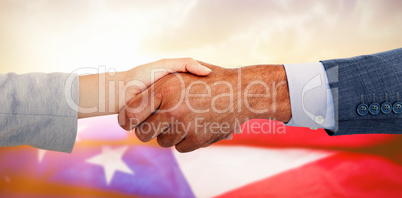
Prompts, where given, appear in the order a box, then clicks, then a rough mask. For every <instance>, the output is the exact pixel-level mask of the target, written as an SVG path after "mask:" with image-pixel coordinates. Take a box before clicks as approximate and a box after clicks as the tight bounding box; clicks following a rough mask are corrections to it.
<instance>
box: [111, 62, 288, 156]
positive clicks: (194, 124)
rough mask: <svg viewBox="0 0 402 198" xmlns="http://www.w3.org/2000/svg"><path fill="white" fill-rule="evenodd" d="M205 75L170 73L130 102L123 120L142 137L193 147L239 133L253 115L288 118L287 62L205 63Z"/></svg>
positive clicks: (180, 148)
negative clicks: (236, 65)
mask: <svg viewBox="0 0 402 198" xmlns="http://www.w3.org/2000/svg"><path fill="white" fill-rule="evenodd" d="M202 64H203V65H206V66H207V67H209V68H210V69H212V71H213V72H212V73H211V74H210V75H208V76H206V77H200V76H194V75H189V74H185V73H180V74H170V75H168V76H166V77H164V78H162V79H161V80H160V81H158V82H156V83H155V84H154V85H152V86H151V87H150V88H148V89H147V90H146V91H144V92H142V93H141V94H139V95H138V96H136V97H135V98H133V99H132V100H131V101H129V102H128V104H127V106H126V108H124V109H123V110H122V111H121V112H120V114H119V124H120V125H121V127H123V128H124V129H125V130H127V131H131V130H135V134H136V136H137V137H138V138H139V139H140V140H141V141H143V142H147V141H150V140H151V139H153V138H155V137H157V142H158V144H159V145H160V146H162V147H171V146H175V147H176V149H177V150H178V151H179V152H189V151H193V150H195V149H198V148H201V147H206V146H209V145H211V144H213V143H215V142H217V141H219V140H222V139H225V138H227V137H229V136H230V135H231V133H233V132H240V124H242V123H243V122H245V121H247V120H248V119H253V118H265V119H267V118H268V119H276V120H280V121H285V122H287V121H289V119H290V117H291V112H290V100H289V92H288V87H287V80H286V74H285V70H284V68H283V66H282V65H270V66H250V67H244V68H241V69H224V68H221V67H217V66H214V65H209V64H206V63H202Z"/></svg>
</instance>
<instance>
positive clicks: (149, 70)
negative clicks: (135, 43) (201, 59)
mask: <svg viewBox="0 0 402 198" xmlns="http://www.w3.org/2000/svg"><path fill="white" fill-rule="evenodd" d="M131 71H132V72H134V73H135V74H136V76H137V77H136V79H137V80H139V81H141V82H142V83H144V84H145V85H146V86H150V85H151V84H153V83H155V82H156V81H158V80H159V79H161V78H162V77H164V76H166V75H168V74H170V73H175V72H190V73H192V74H195V75H198V76H206V75H208V74H210V73H211V69H209V68H208V67H206V66H203V65H201V64H200V63H198V62H197V61H196V60H194V59H192V58H175V59H162V60H159V61H155V62H152V63H148V64H145V65H141V66H138V67H135V68H133V69H132V70H131ZM139 74H140V75H139Z"/></svg>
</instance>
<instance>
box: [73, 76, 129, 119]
mask: <svg viewBox="0 0 402 198" xmlns="http://www.w3.org/2000/svg"><path fill="white" fill-rule="evenodd" d="M125 76H126V74H125V72H110V73H101V74H92V75H84V76H80V77H79V105H78V106H79V108H78V118H87V117H94V116H103V115H111V114H117V113H118V112H119V110H120V105H119V100H120V97H119V95H120V94H121V92H122V91H121V90H120V86H119V84H121V83H119V82H123V83H125V81H124V80H125Z"/></svg>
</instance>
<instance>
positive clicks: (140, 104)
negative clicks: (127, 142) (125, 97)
mask: <svg viewBox="0 0 402 198" xmlns="http://www.w3.org/2000/svg"><path fill="white" fill-rule="evenodd" d="M153 92H154V91H153V87H151V88H149V89H147V90H145V91H144V92H142V93H140V94H138V95H137V96H136V97H134V98H133V99H131V100H130V101H129V102H128V103H127V105H126V106H125V107H124V108H123V109H122V110H121V111H120V113H119V116H118V119H119V125H120V126H121V127H122V128H123V129H125V130H126V131H131V130H132V129H133V128H134V127H136V126H137V125H139V124H140V123H142V122H143V121H144V120H146V119H147V118H148V117H149V116H151V115H152V114H153V113H154V112H155V111H156V110H157V109H158V108H159V106H160V105H161V103H162V94H160V93H158V92H156V93H153Z"/></svg>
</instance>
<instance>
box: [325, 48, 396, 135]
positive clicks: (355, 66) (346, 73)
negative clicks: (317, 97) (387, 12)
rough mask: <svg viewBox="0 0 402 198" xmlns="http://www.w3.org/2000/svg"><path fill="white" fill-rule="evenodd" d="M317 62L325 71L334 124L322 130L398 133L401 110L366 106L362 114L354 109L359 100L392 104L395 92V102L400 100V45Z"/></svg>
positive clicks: (368, 102)
mask: <svg viewBox="0 0 402 198" xmlns="http://www.w3.org/2000/svg"><path fill="white" fill-rule="evenodd" d="M321 62H322V63H323V65H324V67H325V70H326V72H327V76H328V82H329V84H330V87H331V91H332V95H333V99H334V105H335V122H336V128H335V130H326V131H327V132H328V134H330V135H345V134H368V133H389V134H402V113H399V114H398V113H395V112H394V111H391V112H390V113H388V112H387V111H384V112H385V113H384V112H382V111H381V110H380V111H379V112H378V114H375V113H376V111H375V109H371V111H369V110H370V107H369V108H368V109H367V112H365V113H367V114H366V115H360V114H359V113H358V112H357V107H358V106H359V105H360V104H362V103H364V104H366V105H367V106H370V104H372V103H377V104H379V105H380V107H381V105H382V104H383V103H384V102H386V101H388V102H390V103H391V104H392V105H394V104H395V103H396V102H397V92H399V95H400V98H399V102H402V101H401V100H402V48H399V49H395V50H391V51H387V52H382V53H378V54H373V55H365V56H358V57H354V58H347V59H336V60H328V61H321ZM373 94H375V96H374V97H373ZM362 97H363V100H364V101H362V99H361V98H362ZM387 97H388V99H387ZM380 109H381V108H380ZM363 114H364V113H363Z"/></svg>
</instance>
